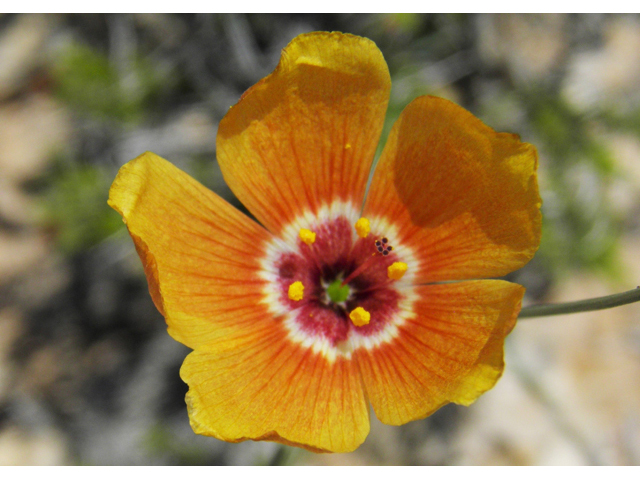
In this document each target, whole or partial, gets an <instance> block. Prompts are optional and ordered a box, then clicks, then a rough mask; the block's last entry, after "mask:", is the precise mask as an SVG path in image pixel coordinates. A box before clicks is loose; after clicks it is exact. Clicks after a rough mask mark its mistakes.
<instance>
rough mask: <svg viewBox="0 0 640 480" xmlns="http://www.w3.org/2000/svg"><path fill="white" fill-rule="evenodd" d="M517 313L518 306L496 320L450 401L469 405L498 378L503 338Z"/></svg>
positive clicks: (510, 328)
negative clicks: (510, 312) (509, 313)
mask: <svg viewBox="0 0 640 480" xmlns="http://www.w3.org/2000/svg"><path fill="white" fill-rule="evenodd" d="M518 313H520V306H518V308H517V312H516V314H515V315H513V316H508V315H504V316H502V317H500V319H499V321H498V322H496V324H495V327H494V328H493V332H491V336H490V337H489V340H487V343H486V344H485V346H484V348H483V349H482V351H481V352H480V356H479V357H478V360H476V363H475V364H474V365H473V367H471V370H469V372H468V373H467V374H466V375H465V376H464V377H462V378H461V379H460V382H459V383H458V385H457V386H456V387H455V389H454V390H453V391H452V393H451V398H450V400H451V401H452V402H454V403H458V404H460V405H465V406H469V405H471V404H472V403H473V402H475V401H476V400H477V399H478V397H479V396H480V395H482V394H483V393H484V392H486V391H487V390H490V389H492V388H493V387H494V385H495V384H496V383H497V381H498V380H499V379H500V377H501V376H502V372H503V371H504V348H503V346H504V339H505V337H506V336H507V335H508V334H509V333H511V330H513V327H515V325H516V317H517V314H518Z"/></svg>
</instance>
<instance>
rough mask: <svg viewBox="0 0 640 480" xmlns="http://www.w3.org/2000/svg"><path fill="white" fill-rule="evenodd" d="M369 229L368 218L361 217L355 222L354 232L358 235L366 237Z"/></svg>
mask: <svg viewBox="0 0 640 480" xmlns="http://www.w3.org/2000/svg"><path fill="white" fill-rule="evenodd" d="M370 231H371V226H370V225H369V219H367V218H364V217H362V218H361V219H360V220H358V221H357V222H356V232H357V234H358V236H359V237H361V238H367V235H369V232H370Z"/></svg>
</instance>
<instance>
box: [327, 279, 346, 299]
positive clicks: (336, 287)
mask: <svg viewBox="0 0 640 480" xmlns="http://www.w3.org/2000/svg"><path fill="white" fill-rule="evenodd" d="M341 284H342V280H334V281H333V282H332V283H330V284H329V286H328V287H327V295H328V296H329V299H330V300H331V301H332V302H333V303H342V302H345V301H346V300H347V298H349V285H344V286H343V285H341Z"/></svg>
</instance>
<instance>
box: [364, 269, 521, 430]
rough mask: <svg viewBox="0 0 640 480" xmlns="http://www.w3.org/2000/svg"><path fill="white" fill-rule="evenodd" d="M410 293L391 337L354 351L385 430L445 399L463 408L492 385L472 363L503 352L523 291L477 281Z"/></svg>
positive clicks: (500, 283) (504, 284)
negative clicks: (406, 314)
mask: <svg viewBox="0 0 640 480" xmlns="http://www.w3.org/2000/svg"><path fill="white" fill-rule="evenodd" d="M416 293H417V295H418V300H417V301H416V302H415V304H414V307H413V312H414V316H413V318H409V319H408V320H406V321H405V323H404V324H402V325H401V326H399V328H398V334H397V335H396V336H395V337H394V338H393V340H391V341H390V342H389V343H385V344H382V345H380V346H378V347H376V348H372V349H368V350H367V349H361V350H358V351H357V352H356V360H357V361H358V363H359V365H360V369H361V372H362V376H363V378H364V382H365V389H366V391H367V394H368V396H369V399H370V400H371V403H372V405H373V409H374V410H375V412H376V415H377V417H378V418H379V419H380V420H381V421H382V422H384V423H387V424H391V425H401V424H404V423H407V422H410V421H412V420H417V419H419V418H424V417H426V416H428V415H430V414H431V413H433V412H434V411H435V410H437V409H438V408H439V407H441V406H442V405H444V404H446V403H449V402H451V401H458V402H459V403H465V401H466V400H468V399H470V398H471V397H473V395H475V394H476V393H477V392H479V391H480V390H482V389H483V388H484V389H485V390H486V389H488V388H490V386H489V387H488V388H485V387H486V386H487V384H489V383H490V384H491V386H493V384H494V383H495V381H496V380H497V377H495V375H493V374H494V370H491V371H487V372H485V371H484V370H483V369H482V368H476V366H478V365H479V363H478V362H479V361H480V357H481V356H483V355H484V354H485V353H488V352H492V354H496V353H498V352H499V353H500V355H501V354H502V347H503V343H504V337H505V335H506V334H507V333H508V332H509V331H510V328H506V327H505V326H506V325H509V326H511V327H512V326H513V323H515V319H516V317H517V315H518V313H519V311H520V302H521V301H522V296H523V295H524V288H523V287H521V286H520V285H516V284H513V283H509V282H504V281H500V280H477V281H471V282H461V283H453V284H438V285H425V286H421V287H417V288H416ZM483 360H484V357H483ZM495 367H496V368H497V367H498V365H495ZM499 368H500V370H501V368H502V365H500V367H499ZM487 376H488V377H489V378H488V379H487ZM482 391H484V390H482ZM480 393H481V392H480ZM480 393H478V395H479V394H480ZM476 397H477V395H476ZM474 399H475V397H474ZM465 404H466V403H465Z"/></svg>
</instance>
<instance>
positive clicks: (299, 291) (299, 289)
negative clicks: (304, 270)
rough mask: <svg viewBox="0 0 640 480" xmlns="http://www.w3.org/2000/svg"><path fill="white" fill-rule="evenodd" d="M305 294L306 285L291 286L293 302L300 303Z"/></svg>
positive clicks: (290, 294) (293, 284) (294, 284)
mask: <svg viewBox="0 0 640 480" xmlns="http://www.w3.org/2000/svg"><path fill="white" fill-rule="evenodd" d="M303 292H304V285H303V284H302V282H293V283H292V284H291V285H289V299H291V300H293V301H294V302H299V301H300V300H302V296H303Z"/></svg>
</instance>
